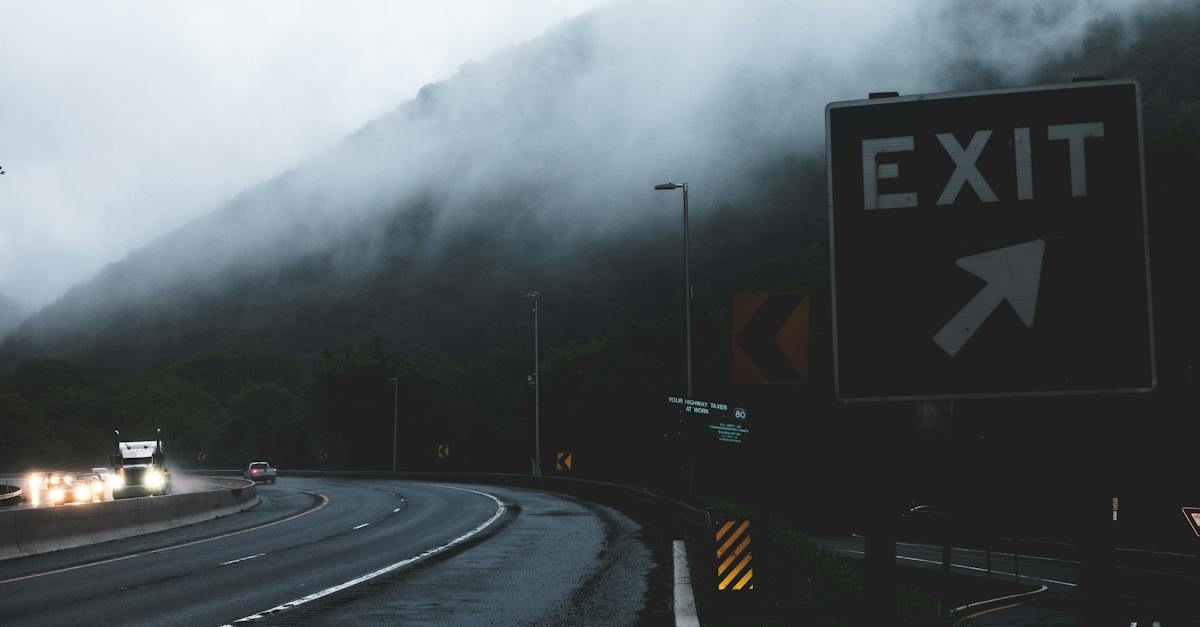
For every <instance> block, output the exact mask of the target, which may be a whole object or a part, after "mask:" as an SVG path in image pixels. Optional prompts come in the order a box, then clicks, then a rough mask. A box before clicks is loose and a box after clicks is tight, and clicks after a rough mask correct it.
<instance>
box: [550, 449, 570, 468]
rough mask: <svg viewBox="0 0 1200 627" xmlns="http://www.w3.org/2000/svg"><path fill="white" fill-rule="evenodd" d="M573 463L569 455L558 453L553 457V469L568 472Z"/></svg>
mask: <svg viewBox="0 0 1200 627" xmlns="http://www.w3.org/2000/svg"><path fill="white" fill-rule="evenodd" d="M573 461H574V460H572V459H571V454H570V453H564V452H560V453H559V454H558V455H555V456H554V469H555V470H570V469H571V464H572V462H573Z"/></svg>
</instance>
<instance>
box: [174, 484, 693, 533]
mask: <svg viewBox="0 0 1200 627" xmlns="http://www.w3.org/2000/svg"><path fill="white" fill-rule="evenodd" d="M177 472H181V473H186V474H189V475H203V476H214V475H234V476H238V477H240V476H241V475H242V471H241V470H228V469H225V470H181V471H177ZM278 476H279V477H283V478H286V477H345V478H364V479H404V480H412V481H443V482H448V483H482V484H488V485H504V486H510V487H516V488H530V489H535V490H548V491H551V492H559V493H562V494H569V495H572V496H577V497H579V498H582V499H584V500H588V501H592V502H595V503H600V504H603V505H609V506H611V507H613V508H615V509H617V510H620V511H621V512H624V513H625V514H627V515H629V516H630V517H632V518H635V519H638V520H640V521H642V522H649V523H652V524H654V525H655V526H656V527H657V528H659V529H665V530H669V531H672V532H674V533H680V532H682V531H683V530H684V529H688V528H690V529H693V530H703V531H705V532H707V530H708V525H709V523H710V521H709V514H708V511H706V510H704V509H702V508H699V507H696V506H694V505H691V504H689V503H685V502H683V501H680V500H677V499H673V498H670V497H666V496H662V495H660V494H656V493H654V492H651V491H649V490H646V489H644V488H639V487H635V486H627V485H623V484H618V483H608V482H604V481H594V480H590V479H576V478H571V477H557V476H546V475H543V476H538V477H534V476H532V475H514V474H505V473H478V472H474V473H472V472H462V473H460V472H395V473H393V472H390V471H380V470H279V471H278Z"/></svg>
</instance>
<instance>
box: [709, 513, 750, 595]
mask: <svg viewBox="0 0 1200 627" xmlns="http://www.w3.org/2000/svg"><path fill="white" fill-rule="evenodd" d="M716 539H717V589H718V590H753V589H754V568H753V565H752V564H751V563H750V561H751V555H750V521H749V520H726V521H724V522H722V523H719V524H718V525H717V534H716Z"/></svg>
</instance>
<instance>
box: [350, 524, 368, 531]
mask: <svg viewBox="0 0 1200 627" xmlns="http://www.w3.org/2000/svg"><path fill="white" fill-rule="evenodd" d="M369 524H371V523H363V524H361V525H359V526H357V527H355V528H353V529H351V530H350V531H358V530H359V529H362V528H363V527H366V526H367V525H369Z"/></svg>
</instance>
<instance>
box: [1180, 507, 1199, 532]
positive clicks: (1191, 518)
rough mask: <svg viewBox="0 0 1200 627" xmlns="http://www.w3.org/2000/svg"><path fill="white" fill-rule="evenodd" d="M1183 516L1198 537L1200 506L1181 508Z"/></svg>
mask: <svg viewBox="0 0 1200 627" xmlns="http://www.w3.org/2000/svg"><path fill="white" fill-rule="evenodd" d="M1183 517H1184V518H1187V521H1188V524H1190V525H1191V526H1192V531H1194V532H1196V537H1200V507H1185V508H1183Z"/></svg>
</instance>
